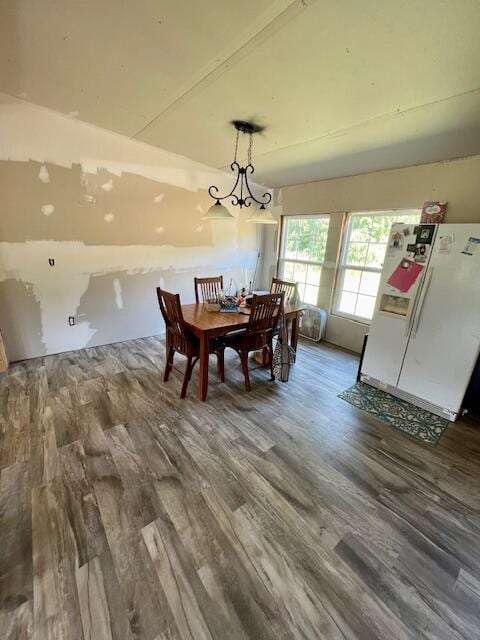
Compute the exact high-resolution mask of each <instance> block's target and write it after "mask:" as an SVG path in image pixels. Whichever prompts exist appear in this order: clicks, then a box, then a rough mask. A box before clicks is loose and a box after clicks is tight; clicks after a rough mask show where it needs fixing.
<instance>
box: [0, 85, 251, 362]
mask: <svg viewBox="0 0 480 640" xmlns="http://www.w3.org/2000/svg"><path fill="white" fill-rule="evenodd" d="M0 139H1V140H2V144H1V145H0V194H1V196H0V329H1V331H2V334H3V338H4V341H5V344H6V349H7V353H8V356H9V359H10V360H11V361H14V360H19V359H23V358H30V357H34V356H40V355H45V354H51V353H57V352H61V351H66V350H72V349H79V348H83V347H87V346H95V345H99V344H105V343H108V342H114V341H120V340H126V339H130V338H135V337H140V336H145V335H152V334H156V333H159V332H161V331H162V330H163V324H162V322H161V318H160V313H159V310H158V304H157V301H156V296H155V287H156V286H158V285H161V286H164V287H165V288H167V289H169V290H171V291H176V292H179V293H180V294H181V296H182V301H184V302H191V301H193V277H194V276H195V275H213V274H219V273H223V275H224V277H225V279H226V281H227V282H228V280H229V279H230V277H232V278H234V279H235V281H236V283H237V284H238V285H241V284H244V283H246V282H248V281H249V280H250V279H251V278H252V275H253V269H254V267H255V261H256V256H257V252H258V238H259V237H260V236H259V234H258V229H257V227H256V225H253V224H251V223H250V224H249V223H246V222H245V220H246V217H247V215H248V213H243V212H238V211H235V210H232V213H233V214H234V216H235V218H234V219H233V220H232V221H227V222H225V221H217V222H208V221H203V220H202V215H203V213H204V212H205V211H206V210H207V209H208V207H209V206H210V204H212V201H211V199H210V197H209V196H208V193H207V191H206V189H207V188H208V186H209V185H210V184H212V183H215V184H217V185H218V186H219V187H220V188H223V187H225V188H226V187H227V186H228V187H230V186H231V176H228V175H226V174H224V173H222V172H220V171H217V170H216V169H212V168H210V167H207V166H204V165H201V164H199V163H196V162H193V161H191V160H188V159H187V158H183V157H181V156H178V155H175V154H172V153H168V152H166V151H163V150H161V149H157V148H154V147H150V146H148V145H146V144H143V143H140V142H134V141H131V140H129V139H128V138H125V137H123V136H120V135H117V134H114V133H111V132H109V131H105V130H103V129H99V128H97V127H94V126H91V125H87V124H84V123H81V122H79V121H77V120H75V119H74V118H71V117H67V116H63V115H61V114H58V113H55V112H52V111H50V110H47V109H44V108H41V107H37V106H34V105H31V104H29V103H26V102H23V101H19V100H15V99H12V98H10V97H7V96H1V95H0ZM86 195H87V196H88V195H93V197H94V198H95V204H94V205H88V204H85V196H86ZM49 258H53V259H54V260H55V266H53V267H51V266H50V265H49V262H48V259H49ZM69 316H73V317H74V318H75V325H74V326H69V323H68V318H69Z"/></svg>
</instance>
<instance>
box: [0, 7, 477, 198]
mask: <svg viewBox="0 0 480 640" xmlns="http://www.w3.org/2000/svg"><path fill="white" fill-rule="evenodd" d="M0 11H1V15H0V41H1V43H2V44H1V47H2V55H1V56H0V91H4V92H6V93H9V94H11V95H16V96H20V97H23V98H24V99H27V100H30V101H32V102H34V103H37V104H41V105H45V106H47V107H50V108H52V109H55V110H57V111H60V112H63V113H72V112H73V113H75V114H76V115H77V114H78V115H77V117H78V118H79V119H82V120H85V121H87V122H91V123H93V124H96V125H98V126H101V127H104V128H107V129H111V130H114V131H117V132H119V133H122V134H124V135H126V136H130V137H134V138H137V139H139V140H142V141H144V142H147V143H149V144H152V145H156V146H158V147H161V148H164V149H167V150H170V151H173V152H176V153H180V154H182V155H185V156H187V157H190V158H193V159H195V160H199V161H201V162H204V163H206V164H209V165H212V166H216V167H222V166H226V165H228V164H229V163H230V161H231V159H232V152H233V131H232V130H231V128H230V126H229V124H228V122H229V121H230V120H231V119H233V118H238V119H249V118H252V117H253V118H256V119H257V120H258V121H259V122H261V123H262V124H265V125H266V127H267V128H266V130H265V132H264V134H262V135H261V136H257V137H256V140H255V148H254V163H255V166H256V174H255V178H256V180H257V181H260V182H263V183H265V184H268V185H270V186H278V185H285V184H292V183H297V182H305V181H310V180H317V179H323V178H330V177H335V176H344V175H351V174H356V173H364V172H367V171H372V170H377V169H386V168H393V167H398V166H405V165H409V164H417V163H423V162H430V161H434V160H442V159H447V158H454V157H460V156H464V155H472V154H475V153H480V64H479V63H480V38H479V37H478V34H479V33H480V2H479V0H422V1H421V2H418V0H335V1H332V0H303V1H302V0H242V1H241V2H239V1H238V0H217V1H215V0H202V1H201V2H199V1H198V0H161V1H158V0H136V1H135V2H126V1H122V2H121V1H119V0H82V2H73V3H70V2H65V0H44V1H43V2H32V1H31V0H3V2H2V3H1V5H0Z"/></svg>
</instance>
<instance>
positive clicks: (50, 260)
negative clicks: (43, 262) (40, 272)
mask: <svg viewBox="0 0 480 640" xmlns="http://www.w3.org/2000/svg"><path fill="white" fill-rule="evenodd" d="M48 264H49V265H50V266H51V267H54V266H55V258H49V259H48Z"/></svg>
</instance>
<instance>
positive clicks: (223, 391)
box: [0, 338, 480, 640]
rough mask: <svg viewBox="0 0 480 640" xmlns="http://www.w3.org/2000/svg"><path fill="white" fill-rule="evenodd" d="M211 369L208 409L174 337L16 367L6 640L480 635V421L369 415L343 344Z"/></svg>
mask: <svg viewBox="0 0 480 640" xmlns="http://www.w3.org/2000/svg"><path fill="white" fill-rule="evenodd" d="M180 362H181V359H180V358H179V363H180ZM214 364H215V363H214V360H213V358H212V371H211V377H210V381H211V384H210V390H209V398H208V401H207V402H205V403H201V402H199V401H198V400H197V396H196V392H197V372H195V373H194V375H193V378H192V382H191V385H190V388H189V391H188V396H187V399H186V400H183V401H182V400H180V398H179V393H180V384H181V382H180V381H181V375H180V374H179V373H175V372H174V374H173V375H172V377H171V380H170V382H168V383H166V384H165V383H163V381H162V372H163V365H164V347H163V342H162V341H161V340H160V339H157V338H146V339H142V340H136V341H131V342H126V343H122V344H114V345H110V346H106V347H98V348H92V349H87V350H84V351H80V352H75V353H67V354H62V355H58V356H50V357H45V358H42V359H38V360H33V361H28V362H24V363H18V364H15V365H13V366H12V367H11V369H10V370H9V371H8V372H7V373H6V374H2V375H1V376H0V416H1V418H0V433H1V441H0V468H1V475H0V518H1V525H0V526H1V531H0V638H1V639H2V640H13V639H15V640H23V639H27V638H33V639H35V640H58V639H62V640H63V639H64V640H77V639H78V640H83V639H85V640H110V639H115V640H132V639H142V640H240V639H242V640H244V639H247V638H249V639H253V640H283V639H285V640H287V639H296V640H305V639H307V640H313V639H322V640H340V639H348V640H354V639H355V640H357V639H358V640H360V639H361V640H377V639H378V640H397V639H398V640H407V639H412V640H417V639H423V638H425V639H427V638H428V639H431V640H460V639H464V640H475V639H480V511H479V507H480V466H479V465H480V429H479V428H478V427H476V426H475V425H474V424H473V423H469V422H468V421H466V420H462V421H460V422H459V423H457V424H455V425H452V426H450V427H449V428H448V429H447V432H446V433H445V435H444V436H443V437H442V439H441V441H440V443H439V444H438V446H437V447H435V448H431V447H429V446H426V445H422V444H420V443H417V442H416V441H414V440H412V439H410V438H409V437H408V436H406V435H404V434H402V433H400V432H398V431H396V430H394V429H393V428H392V427H390V426H388V425H385V424H383V423H381V422H379V421H378V420H376V419H375V418H373V417H371V416H369V415H368V414H365V413H362V412H361V411H359V410H357V409H355V408H354V407H352V406H350V405H349V404H347V403H345V402H344V401H342V400H339V399H338V398H337V393H339V392H340V391H341V390H343V389H345V388H346V387H348V386H350V385H351V384H352V383H353V382H354V379H355V372H356V367H357V358H355V357H354V356H352V355H350V354H348V353H345V352H342V351H341V350H338V349H334V348H333V347H330V346H328V345H322V344H320V345H317V344H312V343H305V342H304V343H301V344H300V349H299V356H298V361H297V364H296V365H295V367H294V370H293V371H292V376H291V380H290V382H289V383H288V384H282V383H279V382H278V383H272V382H270V381H269V380H268V373H267V372H265V371H262V370H257V371H255V372H254V373H253V374H252V387H253V390H252V392H251V393H250V394H246V393H245V392H244V391H243V376H242V374H241V371H240V366H239V361H238V359H237V357H236V355H235V354H234V353H233V352H231V355H230V356H228V357H227V360H226V374H227V382H226V384H220V383H219V382H218V381H217V379H216V375H215V370H214Z"/></svg>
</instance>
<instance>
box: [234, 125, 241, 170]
mask: <svg viewBox="0 0 480 640" xmlns="http://www.w3.org/2000/svg"><path fill="white" fill-rule="evenodd" d="M239 135H240V131H238V130H237V137H236V138H235V153H234V154H233V161H234V162H237V154H238V137H239Z"/></svg>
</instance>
